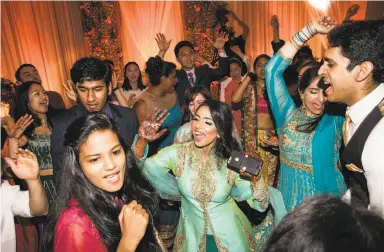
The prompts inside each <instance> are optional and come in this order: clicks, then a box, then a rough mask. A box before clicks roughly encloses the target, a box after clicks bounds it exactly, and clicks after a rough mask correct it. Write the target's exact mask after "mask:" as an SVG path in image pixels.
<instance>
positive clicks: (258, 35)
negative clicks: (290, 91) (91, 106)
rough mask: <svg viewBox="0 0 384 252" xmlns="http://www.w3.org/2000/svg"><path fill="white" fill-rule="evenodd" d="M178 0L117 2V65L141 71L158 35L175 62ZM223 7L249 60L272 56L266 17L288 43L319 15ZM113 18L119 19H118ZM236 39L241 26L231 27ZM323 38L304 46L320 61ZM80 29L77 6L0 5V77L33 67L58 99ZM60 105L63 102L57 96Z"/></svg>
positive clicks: (261, 5) (335, 7)
mask: <svg viewBox="0 0 384 252" xmlns="http://www.w3.org/2000/svg"><path fill="white" fill-rule="evenodd" d="M355 3H357V4H359V5H360V10H359V13H358V14H357V15H356V16H355V17H353V19H365V12H366V7H367V2H366V1H337V2H336V1H332V2H331V5H330V7H329V8H328V13H327V14H328V15H330V16H331V17H333V18H335V19H336V21H337V22H338V23H340V22H341V21H342V20H343V18H344V15H345V13H346V11H347V9H348V7H350V6H351V5H352V4H355ZM184 4H185V3H183V2H182V1H144V2H143V1H130V2H119V7H120V14H121V18H120V19H121V23H120V24H119V25H120V26H119V27H120V31H121V40H122V49H123V62H124V64H125V63H127V62H128V61H136V62H137V63H138V64H139V66H140V67H141V68H142V70H143V69H144V66H145V62H146V60H147V59H148V58H149V57H151V56H154V55H156V54H157V52H158V49H157V44H156V41H155V39H154V38H155V34H156V33H158V32H162V33H164V34H165V35H166V36H167V38H169V39H172V43H171V47H170V49H169V52H168V53H167V55H166V57H165V59H166V60H168V61H173V62H175V63H176V59H175V56H174V53H173V49H174V47H175V45H176V43H177V42H178V41H180V40H183V39H187V38H186V37H185V34H184V30H185V26H184V20H186V17H185V16H184V14H183V6H184ZM228 8H230V9H232V10H233V11H234V12H235V13H236V14H237V16H238V17H239V18H240V19H241V20H243V21H244V22H245V23H246V24H248V26H249V28H250V33H249V37H248V38H247V44H246V52H247V54H249V55H251V56H252V57H253V58H255V57H256V56H257V55H258V54H260V53H267V54H269V55H271V54H272V48H271V45H270V42H271V41H272V38H273V34H272V28H271V27H270V25H269V20H270V18H271V16H272V15H274V14H276V15H278V18H279V21H280V37H281V39H284V40H286V41H287V40H289V39H290V38H291V37H292V35H293V34H294V33H295V32H297V31H298V30H299V29H301V28H302V27H303V26H304V25H305V24H306V22H308V21H309V20H311V19H312V18H313V17H316V16H319V15H322V14H323V13H321V12H319V11H317V10H315V9H314V8H313V7H312V6H311V5H309V4H308V3H307V1H270V2H268V1H259V2H257V1H229V2H228ZM120 19H119V20H120ZM230 23H231V24H233V27H234V28H235V30H236V32H237V34H241V32H242V31H241V27H240V26H239V25H238V24H237V23H236V22H233V20H232V18H231V17H230ZM325 41H326V40H325V37H324V36H322V37H321V36H318V38H315V39H313V40H311V41H310V42H309V45H310V46H311V48H312V49H313V51H314V54H315V56H317V57H318V58H320V57H322V55H323V52H324V49H325V48H326V44H325ZM87 55H88V50H87V48H86V44H85V43H84V34H83V31H82V26H81V14H80V8H79V2H72V1H57V2H53V1H44V2H42V1H24V2H21V1H13V2H4V1H2V2H1V75H2V77H6V78H9V79H11V80H13V81H14V80H15V79H14V73H15V71H16V69H17V67H18V66H19V65H21V64H23V63H31V64H33V65H35V66H36V67H37V69H38V71H39V73H40V75H41V78H42V81H43V86H44V87H45V88H46V89H47V90H53V91H56V92H59V93H60V94H62V95H63V94H64V92H63V87H62V83H64V82H66V81H67V80H68V79H69V77H70V76H69V70H70V68H71V66H72V64H73V63H74V62H75V60H76V59H78V58H80V57H83V56H87ZM63 98H64V101H65V102H66V104H69V101H68V98H67V97H66V96H65V95H63Z"/></svg>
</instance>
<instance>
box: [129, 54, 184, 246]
mask: <svg viewBox="0 0 384 252" xmlns="http://www.w3.org/2000/svg"><path fill="white" fill-rule="evenodd" d="M175 68H176V65H175V64H173V63H171V62H167V61H163V60H162V59H161V58H160V57H158V56H156V57H151V58H149V59H148V61H147V63H146V70H145V71H146V72H147V74H148V77H149V80H150V82H151V86H150V87H149V88H148V89H147V90H146V91H145V92H143V93H142V94H141V96H140V97H139V98H138V99H137V102H136V103H135V105H134V109H135V111H136V114H137V118H138V120H139V124H140V125H141V124H142V122H143V121H144V120H145V119H146V118H147V116H148V115H149V114H151V113H153V112H154V111H155V110H156V109H158V110H166V111H168V115H169V116H168V117H167V119H166V120H165V121H164V122H163V124H162V125H161V126H162V127H163V128H166V129H167V132H166V133H165V134H164V135H163V136H162V137H161V138H159V139H157V140H155V141H153V142H151V143H149V150H148V157H150V156H152V155H154V154H155V153H157V152H158V151H159V150H161V149H163V148H165V147H167V146H169V145H171V144H172V143H173V139H174V137H175V134H176V131H177V130H178V129H179V128H180V126H181V121H182V117H183V115H182V113H181V109H180V105H179V102H178V99H177V94H176V92H175V88H174V86H175V85H176V80H177V79H176V71H175ZM178 220H179V208H178V205H177V203H176V202H169V201H165V200H161V201H160V204H159V208H158V210H157V211H156V216H155V218H154V221H155V225H156V228H157V229H158V231H159V233H160V236H161V238H162V239H163V241H164V244H165V246H166V247H167V248H168V249H169V248H172V245H173V241H174V238H175V234H176V227H177V221H178Z"/></svg>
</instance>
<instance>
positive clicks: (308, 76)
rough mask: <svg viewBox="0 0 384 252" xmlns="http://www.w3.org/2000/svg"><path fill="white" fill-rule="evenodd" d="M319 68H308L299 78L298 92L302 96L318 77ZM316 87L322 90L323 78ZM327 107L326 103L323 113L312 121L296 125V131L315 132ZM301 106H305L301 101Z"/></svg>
mask: <svg viewBox="0 0 384 252" xmlns="http://www.w3.org/2000/svg"><path fill="white" fill-rule="evenodd" d="M319 68H320V67H318V66H316V67H312V68H308V69H307V70H305V72H304V73H303V76H302V77H301V79H300V81H299V91H300V92H301V93H302V94H303V93H304V92H305V90H306V89H307V88H308V87H309V85H311V83H312V82H313V81H314V80H315V79H316V78H317V77H318V76H319V75H318V71H319ZM317 85H318V87H319V88H321V89H322V88H324V86H325V84H324V80H323V78H321V79H320V80H319V83H318V84H317ZM322 92H323V90H322ZM327 105H328V103H326V105H325V108H324V111H323V113H322V114H321V115H319V116H316V117H315V118H314V119H312V120H310V121H309V122H306V123H303V124H299V125H297V127H296V129H297V130H298V131H300V132H304V133H311V132H313V131H315V130H316V127H317V125H319V123H320V121H321V119H322V118H323V116H324V113H326V111H327V108H328V106H327ZM302 106H305V104H304V101H303V105H302Z"/></svg>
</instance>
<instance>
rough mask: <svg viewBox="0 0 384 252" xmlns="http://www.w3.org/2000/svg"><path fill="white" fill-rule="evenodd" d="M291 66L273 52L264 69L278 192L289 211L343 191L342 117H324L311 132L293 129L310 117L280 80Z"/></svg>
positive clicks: (338, 194)
mask: <svg viewBox="0 0 384 252" xmlns="http://www.w3.org/2000/svg"><path fill="white" fill-rule="evenodd" d="M290 63H291V61H290V60H287V59H283V57H282V56H280V55H279V53H276V54H275V55H274V56H273V57H272V58H271V59H270V60H269V62H268V64H267V66H266V68H265V72H266V74H265V76H266V88H267V92H268V98H269V102H270V104H271V109H272V112H273V115H274V117H275V119H276V127H277V131H278V135H279V147H280V163H281V164H280V191H281V193H282V195H283V199H284V203H285V206H286V208H287V210H288V211H290V210H292V209H293V208H295V207H296V206H298V205H299V204H300V203H302V202H303V201H304V200H305V199H306V198H308V197H310V196H312V195H318V194H332V195H336V196H341V195H342V194H343V193H344V192H345V191H346V186H345V183H344V179H343V176H342V174H341V172H340V170H339V168H338V165H337V164H338V161H339V148H340V144H341V140H342V126H343V123H344V118H343V117H341V116H331V115H328V114H324V116H323V118H322V119H321V121H320V123H319V124H318V125H317V127H316V130H315V131H314V132H312V133H303V132H299V131H297V129H296V126H297V125H298V124H299V125H302V124H304V123H305V122H308V120H312V117H310V116H307V115H306V114H305V111H304V110H303V109H302V108H297V107H296V105H295V103H294V102H293V99H292V98H291V96H290V94H289V92H288V89H287V87H286V85H285V82H284V79H283V73H284V71H285V69H286V68H287V67H288V66H289V64H290Z"/></svg>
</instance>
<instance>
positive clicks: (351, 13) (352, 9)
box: [346, 4, 360, 18]
mask: <svg viewBox="0 0 384 252" xmlns="http://www.w3.org/2000/svg"><path fill="white" fill-rule="evenodd" d="M359 9H360V6H359V5H358V4H354V5H352V6H351V7H349V8H348V10H347V14H346V16H347V17H348V18H350V17H353V16H354V15H356V13H357V12H358V11H359Z"/></svg>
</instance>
